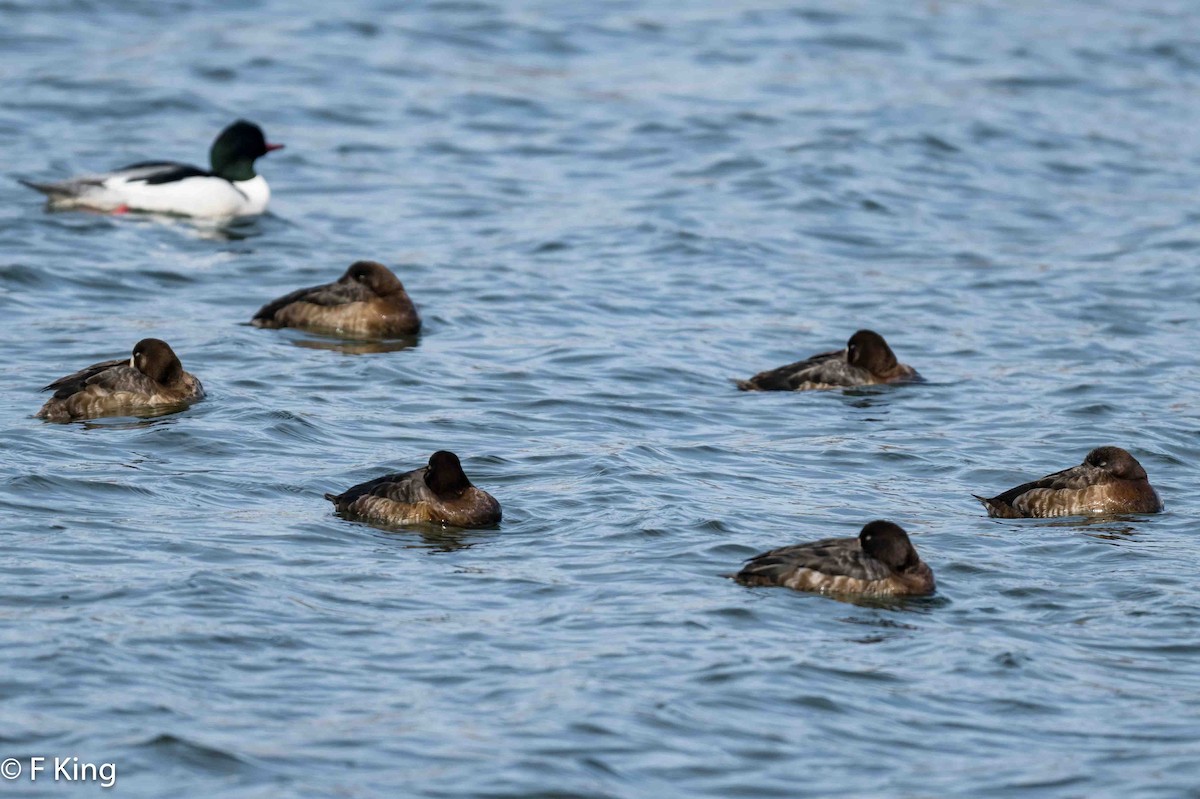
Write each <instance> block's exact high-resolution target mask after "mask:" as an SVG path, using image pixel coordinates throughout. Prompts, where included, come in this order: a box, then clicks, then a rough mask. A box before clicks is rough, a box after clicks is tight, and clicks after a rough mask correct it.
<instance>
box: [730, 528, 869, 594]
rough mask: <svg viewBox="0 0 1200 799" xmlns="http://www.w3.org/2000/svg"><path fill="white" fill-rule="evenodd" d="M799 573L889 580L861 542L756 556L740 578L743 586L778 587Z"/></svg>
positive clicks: (830, 541) (835, 541)
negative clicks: (790, 576) (745, 583)
mask: <svg viewBox="0 0 1200 799" xmlns="http://www.w3.org/2000/svg"><path fill="white" fill-rule="evenodd" d="M800 569H809V570H811V571H815V572H820V573H821V574H828V575H831V576H845V577H853V578H855V579H858V580H879V579H882V578H884V577H887V576H888V575H887V570H886V568H884V567H883V565H882V564H880V563H879V562H877V561H876V560H875V559H874V558H869V557H866V556H865V555H864V553H863V551H862V549H861V548H860V547H859V546H858V539H856V538H826V539H823V540H821V541H813V542H811V543H808V544H796V545H794V546H790V547H782V548H780V549H774V550H771V551H770V552H764V553H763V554H761V555H757V556H755V557H753V558H751V559H750V560H749V562H747V563H746V565H745V566H744V567H742V570H741V572H739V573H738V575H737V578H738V580H740V581H741V582H749V583H753V584H761V585H777V584H779V583H781V582H782V581H783V580H785V579H786V578H787V577H788V576H789V575H791V574H794V573H795V572H796V571H798V570H800Z"/></svg>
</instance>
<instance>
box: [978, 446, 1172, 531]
mask: <svg viewBox="0 0 1200 799" xmlns="http://www.w3.org/2000/svg"><path fill="white" fill-rule="evenodd" d="M975 498H976V499H977V500H979V501H980V502H982V503H983V506H984V507H985V508H987V512H988V516H997V517H1000V518H1002V519H1020V518H1024V517H1038V518H1046V517H1051V516H1093V515H1108V514H1114V513H1158V512H1159V511H1161V510H1162V509H1163V504H1162V500H1161V499H1159V498H1158V492H1156V491H1155V490H1154V487H1153V486H1152V485H1150V480H1149V478H1147V477H1146V470H1145V469H1143V468H1142V464H1140V463H1138V462H1137V459H1136V458H1134V457H1133V456H1132V455H1130V454H1129V453H1128V452H1126V451H1125V450H1123V449H1121V448H1120V447H1097V448H1096V449H1094V450H1092V451H1091V452H1089V453H1088V454H1087V457H1086V458H1084V459H1083V463H1081V464H1079V465H1078V466H1073V467H1071V468H1070V469H1065V470H1063V471H1061V472H1055V473H1054V474H1049V475H1046V476H1045V477H1043V478H1042V479H1040V480H1034V481H1032V482H1029V483H1024V484H1022V485H1019V486H1017V487H1016V488H1010V489H1009V490H1008V491H1005V492H1004V493H1003V494H1000V495H998V496H995V497H992V498H991V499H987V498H984V497H981V496H979V495H978V494H976V495H975Z"/></svg>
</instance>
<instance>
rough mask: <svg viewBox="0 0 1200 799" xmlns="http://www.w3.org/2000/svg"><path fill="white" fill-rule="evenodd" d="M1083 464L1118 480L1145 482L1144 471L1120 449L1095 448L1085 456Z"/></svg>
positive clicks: (1135, 459)
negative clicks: (1100, 470) (1101, 470)
mask: <svg viewBox="0 0 1200 799" xmlns="http://www.w3.org/2000/svg"><path fill="white" fill-rule="evenodd" d="M1083 462H1084V463H1085V464H1087V465H1088V466H1094V467H1096V468H1097V469H1103V470H1104V471H1106V472H1108V473H1109V474H1111V475H1112V476H1113V477H1116V478H1117V479H1119V480H1145V479H1146V470H1145V469H1143V468H1142V464H1140V463H1138V462H1137V458H1135V457H1133V456H1132V455H1130V454H1129V453H1128V452H1126V451H1125V450H1123V449H1121V448H1120V447H1096V448H1095V449H1094V450H1092V451H1091V452H1089V453H1088V454H1087V457H1086V458H1084V459H1083Z"/></svg>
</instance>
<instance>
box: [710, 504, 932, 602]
mask: <svg viewBox="0 0 1200 799" xmlns="http://www.w3.org/2000/svg"><path fill="white" fill-rule="evenodd" d="M732 576H733V578H734V579H735V580H737V581H738V582H739V583H742V584H743V585H752V586H757V585H771V586H784V587H786V588H794V589H795V590H797V591H817V592H819V593H823V594H856V595H859V596H919V595H923V594H932V593H933V591H934V589H935V588H936V584H935V583H934V580H933V571H932V570H931V569H930V568H929V566H928V565H926V564H925V562H924V561H922V560H921V558H920V556H919V555H917V550H916V549H914V548H913V545H912V542H911V541H909V540H908V534H907V533H906V532H904V529H903V528H901V527H900V526H899V525H897V524H893V523H892V522H887V521H882V520H880V521H873V522H869V523H868V524H866V525H865V526H864V527H863V528H862V531H861V532H859V534H858V537H857V538H825V539H822V540H820V541H813V542H811V543H807V544H796V545H794V546H790V547H783V548H781V549H774V550H771V551H770V552H764V553H762V554H761V555H756V556H754V557H753V558H751V559H750V560H749V561H748V562H747V563H746V565H745V566H743V567H742V570H741V571H740V572H738V573H737V574H735V575H732Z"/></svg>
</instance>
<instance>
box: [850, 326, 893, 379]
mask: <svg viewBox="0 0 1200 799" xmlns="http://www.w3.org/2000/svg"><path fill="white" fill-rule="evenodd" d="M846 362H847V363H849V364H851V365H853V366H858V367H860V368H862V369H866V370H867V371H868V372H870V373H871V374H876V375H881V374H887V373H888V372H890V371H892V370H893V369H895V368H896V354H895V353H894V352H892V348H891V347H889V346H888V344H887V342H886V341H884V340H883V336H881V335H879V334H878V333H876V332H875V331H874V330H860V331H858V332H857V333H855V334H854V335H853V336H851V337H850V340H849V341H848V342H846Z"/></svg>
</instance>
